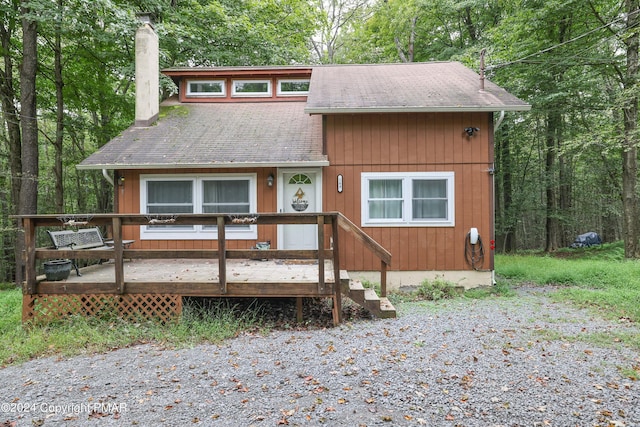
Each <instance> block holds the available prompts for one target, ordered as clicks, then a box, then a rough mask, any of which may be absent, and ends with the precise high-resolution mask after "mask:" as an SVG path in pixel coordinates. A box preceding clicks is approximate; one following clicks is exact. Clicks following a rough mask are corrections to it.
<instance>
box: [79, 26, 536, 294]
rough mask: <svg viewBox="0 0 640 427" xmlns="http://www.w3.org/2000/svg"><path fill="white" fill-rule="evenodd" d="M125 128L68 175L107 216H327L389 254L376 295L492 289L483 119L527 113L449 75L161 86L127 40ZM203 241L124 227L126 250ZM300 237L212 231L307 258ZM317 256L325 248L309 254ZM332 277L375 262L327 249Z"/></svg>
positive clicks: (401, 67)
mask: <svg viewBox="0 0 640 427" xmlns="http://www.w3.org/2000/svg"><path fill="white" fill-rule="evenodd" d="M136 54H137V60H136V66H137V74H136V85H137V102H136V122H135V124H134V125H133V126H131V127H130V128H129V129H127V130H125V131H124V132H123V133H122V134H121V135H119V136H118V137H116V138H114V139H113V140H112V141H110V142H109V143H108V144H106V145H105V146H103V147H102V148H101V149H100V150H99V151H97V152H96V153H94V154H93V155H91V156H89V157H88V158H87V159H85V160H84V161H83V162H82V163H80V164H79V165H78V168H79V169H85V170H87V169H95V170H102V171H103V172H104V173H105V174H106V175H107V177H113V178H112V179H113V181H114V191H115V213H121V214H148V215H151V216H153V215H158V217H160V216H162V215H180V214H200V213H205V214H206V213H228V214H230V215H243V214H244V215H250V214H257V215H259V214H260V213H278V212H285V213H286V212H292V213H297V212H340V213H341V214H343V215H344V216H345V217H347V218H348V219H349V220H350V221H351V222H352V223H353V224H355V225H356V226H357V227H359V228H361V229H362V230H363V231H364V232H365V233H366V234H367V235H368V236H370V237H371V238H372V239H374V240H375V241H377V242H378V243H379V244H380V245H382V246H383V247H384V248H386V249H387V250H388V251H389V252H390V253H391V254H392V260H393V261H392V263H391V265H390V267H389V271H388V286H389V288H391V289H392V288H398V287H401V286H412V285H418V284H420V283H421V282H422V281H423V280H425V279H434V278H443V279H445V280H449V281H452V282H454V283H456V284H457V285H459V286H464V287H465V288H470V287H476V286H482V285H491V284H492V283H493V271H494V263H493V238H494V222H493V214H494V181H493V170H494V144H493V138H494V127H495V126H496V123H495V122H496V121H498V120H499V118H498V119H496V113H498V115H499V116H500V118H501V117H502V114H503V113H504V112H519V111H524V110H528V109H529V108H530V106H529V105H528V104H526V103H525V102H523V101H521V100H520V99H518V98H516V97H514V96H512V95H511V94H509V93H508V92H507V91H505V90H504V89H502V88H500V87H498V86H497V85H495V84H493V83H491V82H490V81H484V79H481V77H480V76H479V75H478V74H476V73H475V72H473V71H472V70H470V69H468V68H466V67H465V66H463V65H462V64H460V63H457V62H432V63H407V64H380V65H328V66H315V65H314V66H282V67H276V66H273V67H211V68H170V69H165V70H162V73H163V74H165V75H166V76H169V77H170V78H171V79H173V81H174V82H175V83H176V85H177V87H178V92H177V96H174V97H173V98H171V99H168V100H165V101H164V102H162V104H161V106H160V107H159V105H160V103H159V100H158V76H159V71H158V65H157V64H158V49H157V36H156V35H155V34H154V33H153V29H152V28H151V27H150V26H148V25H147V26H146V27H144V28H142V29H141V30H139V31H138V34H137V47H136ZM217 233H218V229H217V228H216V227H215V226H206V225H202V226H185V225H172V224H167V223H165V224H162V225H140V226H135V227H126V228H124V230H123V236H122V238H123V239H127V240H133V241H135V243H134V244H133V246H132V248H135V249H171V248H176V249H216V248H217ZM317 236H318V233H317V232H316V231H315V226H314V225H301V224H287V225H285V224H279V225H272V226H268V225H267V226H261V227H256V226H255V225H252V224H234V225H229V226H227V227H226V239H227V242H226V244H227V248H230V249H249V248H254V247H256V245H258V244H265V243H266V242H268V244H269V245H270V247H271V248H274V249H317V247H318V238H317ZM323 244H324V246H325V247H330V246H331V244H332V242H331V241H330V240H329V241H325V242H323ZM339 250H340V260H341V267H342V268H343V269H346V270H347V271H348V272H349V275H350V276H351V277H355V278H359V279H361V280H371V281H376V280H377V279H376V277H379V276H375V275H372V272H377V271H379V267H380V266H379V262H380V261H379V259H377V258H376V257H375V256H373V255H372V254H371V253H370V252H367V251H364V250H362V244H361V242H359V241H358V240H356V239H353V238H352V239H351V240H349V239H347V240H342V241H341V242H340V248H339Z"/></svg>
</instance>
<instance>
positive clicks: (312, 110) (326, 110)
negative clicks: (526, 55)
mask: <svg viewBox="0 0 640 427" xmlns="http://www.w3.org/2000/svg"><path fill="white" fill-rule="evenodd" d="M529 110H531V105H528V104H524V105H504V106H500V107H497V106H490V107H477V106H469V107H464V106H453V107H451V106H448V107H446V106H445V107H345V108H340V107H333V108H332V107H307V108H305V109H304V112H305V113H307V114H358V113H457V112H465V113H468V112H486V113H490V112H496V111H529Z"/></svg>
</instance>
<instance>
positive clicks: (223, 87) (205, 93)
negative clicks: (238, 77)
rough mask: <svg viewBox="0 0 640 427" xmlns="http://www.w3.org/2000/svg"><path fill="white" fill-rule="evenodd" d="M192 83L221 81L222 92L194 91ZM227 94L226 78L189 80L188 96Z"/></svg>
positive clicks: (221, 96) (202, 96)
mask: <svg viewBox="0 0 640 427" xmlns="http://www.w3.org/2000/svg"><path fill="white" fill-rule="evenodd" d="M191 83H219V84H220V85H222V92H192V91H191ZM226 96H227V82H226V80H187V97H188V98H209V97H216V98H224V97H226Z"/></svg>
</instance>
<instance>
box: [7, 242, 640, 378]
mask: <svg viewBox="0 0 640 427" xmlns="http://www.w3.org/2000/svg"><path fill="white" fill-rule="evenodd" d="M623 253H624V250H623V248H622V245H621V243H617V244H609V245H602V246H601V247H597V248H587V249H577V250H568V249H567V250H561V251H558V252H557V253H555V254H553V255H548V254H542V253H536V252H529V253H525V254H518V255H496V273H497V277H498V283H497V284H496V285H495V286H493V287H490V288H478V289H472V290H468V291H466V292H461V291H460V289H459V288H457V287H456V286H455V284H453V283H450V282H447V281H444V280H441V279H439V280H434V281H425V282H423V283H422V284H421V285H420V286H419V287H418V288H417V289H416V290H415V291H413V292H411V293H398V292H391V293H389V298H390V299H391V301H392V303H393V304H394V305H401V304H403V303H405V302H409V301H420V300H429V301H439V300H442V299H448V298H474V299H478V298H495V297H499V298H501V297H513V296H514V295H515V292H514V291H513V286H514V285H517V284H520V283H528V284H537V285H541V286H543V285H552V286H556V289H557V291H556V292H554V293H553V294H552V297H553V298H555V299H557V300H561V301H567V302H571V303H573V304H577V305H579V306H582V307H590V308H592V309H594V310H597V311H598V312H599V313H600V314H601V315H603V316H604V317H608V318H612V319H622V320H624V321H629V322H639V321H640V261H635V260H624V257H623ZM366 285H367V286H373V287H376V284H371V283H366ZM21 305H22V295H21V291H20V290H19V289H16V288H14V287H13V286H12V285H7V284H0V367H2V366H6V365H8V364H13V363H20V362H23V361H26V360H29V359H31V358H35V357H42V356H51V355H61V356H71V355H74V354H80V353H95V352H104V351H108V350H110V349H114V348H119V347H126V346H129V345H135V344H139V343H147V342H153V343H156V344H159V345H161V346H165V347H167V348H177V347H189V346H193V345H197V344H200V343H204V342H211V343H217V342H221V341H223V340H225V339H227V338H230V337H234V336H237V335H238V334H239V333H241V332H242V331H247V330H261V329H265V328H267V329H268V328H269V322H265V321H264V318H263V317H262V313H261V310H262V309H261V307H260V306H259V305H256V306H255V307H249V308H248V309H247V308H246V307H244V308H242V309H238V308H237V307H235V306H232V305H231V304H229V303H224V302H219V303H216V304H215V305H214V306H213V307H212V306H210V305H208V306H206V307H205V306H202V305H198V304H190V305H185V309H184V311H183V316H182V319H181V320H180V322H177V323H175V324H168V325H160V324H156V323H153V322H140V323H128V322H123V321H121V320H119V319H117V318H110V319H109V318H104V319H96V318H89V319H87V318H84V317H80V316H76V317H72V318H70V319H66V320H64V321H59V322H56V323H53V324H48V325H45V326H34V327H30V328H25V327H23V326H22V323H21ZM265 325H266V326H265ZM604 338H608V339H610V338H611V337H597V336H589V337H587V336H585V337H583V338H582V339H589V340H595V341H598V340H599V339H604ZM618 338H619V340H620V341H621V342H625V343H630V345H631V346H632V347H634V348H640V338H639V337H630V336H624V337H623V336H620V337H618ZM636 375H638V374H637V372H636Z"/></svg>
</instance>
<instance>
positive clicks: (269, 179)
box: [267, 173, 274, 187]
mask: <svg viewBox="0 0 640 427" xmlns="http://www.w3.org/2000/svg"><path fill="white" fill-rule="evenodd" d="M273 180H274V178H273V174H272V173H270V174H269V176H268V177H267V185H268V186H269V187H273Z"/></svg>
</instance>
